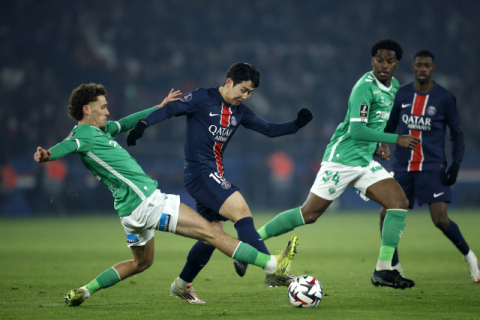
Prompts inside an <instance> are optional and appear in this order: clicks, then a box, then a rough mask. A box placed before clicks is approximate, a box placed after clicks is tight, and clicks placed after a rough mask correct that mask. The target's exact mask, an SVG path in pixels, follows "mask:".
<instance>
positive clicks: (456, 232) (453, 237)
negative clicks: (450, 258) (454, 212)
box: [442, 220, 470, 256]
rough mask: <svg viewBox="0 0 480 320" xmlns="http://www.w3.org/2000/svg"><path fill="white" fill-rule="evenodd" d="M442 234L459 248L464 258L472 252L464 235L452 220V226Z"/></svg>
mask: <svg viewBox="0 0 480 320" xmlns="http://www.w3.org/2000/svg"><path fill="white" fill-rule="evenodd" d="M442 232H443V234H444V235H445V236H446V237H447V238H448V239H450V241H452V243H453V244H454V245H455V247H457V249H458V250H460V252H461V253H462V254H463V255H464V256H465V255H466V254H467V253H468V251H470V247H469V246H468V244H467V242H466V241H465V239H464V238H463V236H462V233H461V232H460V229H459V228H458V226H457V224H456V223H455V222H453V221H452V220H450V225H449V226H448V228H447V230H445V231H443V230H442Z"/></svg>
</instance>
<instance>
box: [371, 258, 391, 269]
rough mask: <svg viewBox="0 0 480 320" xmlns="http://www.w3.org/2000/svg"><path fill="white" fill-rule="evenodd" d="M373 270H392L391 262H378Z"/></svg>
mask: <svg viewBox="0 0 480 320" xmlns="http://www.w3.org/2000/svg"><path fill="white" fill-rule="evenodd" d="M375 270H377V271H380V270H392V261H386V260H378V262H377V266H376V267H375Z"/></svg>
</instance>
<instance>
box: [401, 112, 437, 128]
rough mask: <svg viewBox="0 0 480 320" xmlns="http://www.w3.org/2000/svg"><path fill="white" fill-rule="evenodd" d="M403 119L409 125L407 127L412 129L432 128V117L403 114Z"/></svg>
mask: <svg viewBox="0 0 480 320" xmlns="http://www.w3.org/2000/svg"><path fill="white" fill-rule="evenodd" d="M402 121H403V123H405V124H406V125H407V128H408V129H410V130H422V131H430V130H432V119H430V118H426V117H422V116H414V115H408V114H404V115H403V116H402Z"/></svg>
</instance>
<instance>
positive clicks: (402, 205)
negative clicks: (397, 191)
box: [388, 195, 408, 210]
mask: <svg viewBox="0 0 480 320" xmlns="http://www.w3.org/2000/svg"><path fill="white" fill-rule="evenodd" d="M388 209H403V210H407V209H408V199H407V197H406V196H405V195H398V196H397V197H396V198H395V199H394V200H393V201H392V204H391V205H390V208H388Z"/></svg>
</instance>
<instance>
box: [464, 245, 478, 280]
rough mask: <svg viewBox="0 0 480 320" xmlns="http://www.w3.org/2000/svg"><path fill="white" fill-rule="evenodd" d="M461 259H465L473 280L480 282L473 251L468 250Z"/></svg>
mask: <svg viewBox="0 0 480 320" xmlns="http://www.w3.org/2000/svg"><path fill="white" fill-rule="evenodd" d="M463 260H465V262H466V263H467V266H468V270H469V271H470V277H472V280H473V282H475V283H480V270H479V266H478V260H477V257H476V256H475V253H473V251H472V250H470V251H469V252H468V253H467V254H466V255H465V256H463Z"/></svg>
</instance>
